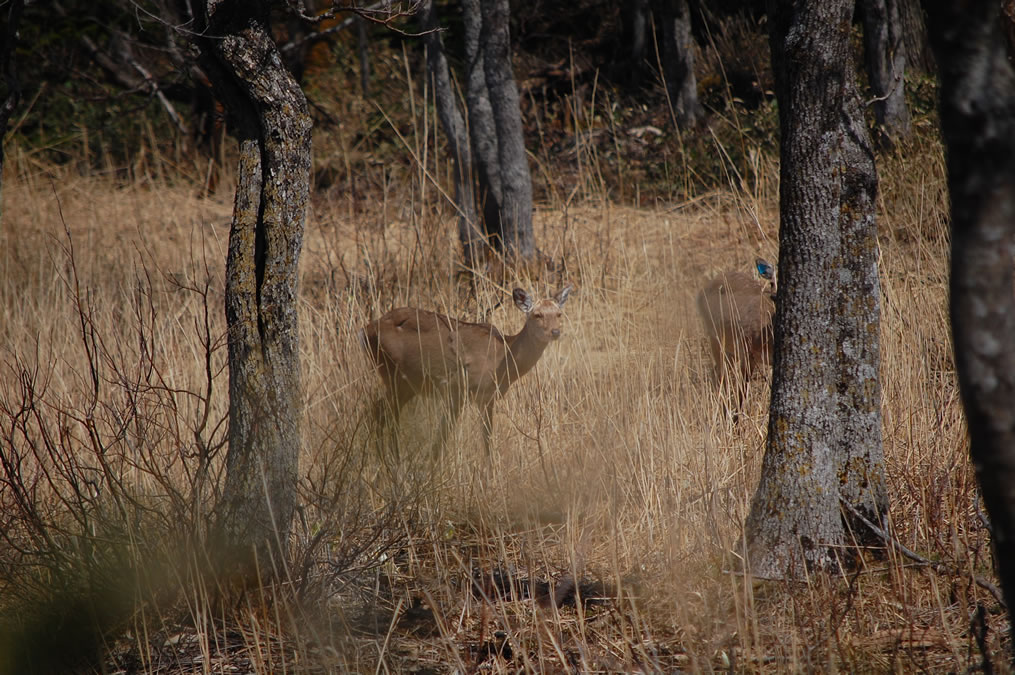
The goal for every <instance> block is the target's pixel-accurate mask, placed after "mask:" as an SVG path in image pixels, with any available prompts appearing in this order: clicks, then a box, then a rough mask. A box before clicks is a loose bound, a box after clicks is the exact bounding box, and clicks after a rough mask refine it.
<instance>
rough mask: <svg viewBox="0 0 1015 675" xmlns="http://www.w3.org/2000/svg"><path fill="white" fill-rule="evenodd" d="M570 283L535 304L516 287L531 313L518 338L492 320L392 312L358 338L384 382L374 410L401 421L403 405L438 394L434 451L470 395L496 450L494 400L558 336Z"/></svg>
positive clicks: (518, 301)
mask: <svg viewBox="0 0 1015 675" xmlns="http://www.w3.org/2000/svg"><path fill="white" fill-rule="evenodd" d="M571 290H572V286H571V284H568V285H566V286H564V288H562V289H561V290H560V291H559V292H558V293H557V295H556V296H554V297H553V298H544V299H542V300H539V301H534V300H533V298H532V296H531V295H530V294H529V293H527V292H526V291H524V290H522V289H520V288H516V289H515V290H514V293H513V297H514V302H515V306H516V307H518V309H520V310H521V311H523V312H525V314H526V318H525V325H524V326H522V330H521V331H520V332H519V333H518V334H517V335H508V336H505V335H503V334H501V332H500V331H499V330H497V328H495V327H494V326H492V325H490V324H488V323H469V322H466V321H461V320H458V319H453V318H451V317H448V316H445V315H443V314H435V313H434V312H428V311H426V310H422V309H415V308H413V307H401V308H399V309H393V310H391V311H390V312H388V313H387V314H385V315H384V316H382V317H381V318H379V319H376V320H374V321H371V322H370V323H368V324H367V325H366V326H365V327H364V328H363V330H362V331H361V332H360V339H361V341H362V343H363V346H364V347H365V348H366V350H367V352H368V353H369V354H370V358H371V359H372V360H373V362H374V364H375V365H376V366H377V370H378V372H379V373H380V375H381V378H382V379H383V380H384V384H385V386H386V392H385V396H384V397H383V398H382V399H381V400H380V401H378V406H377V409H376V415H377V418H378V420H379V421H380V420H384V419H385V418H386V417H387V416H388V415H390V416H391V418H392V419H391V420H390V421H391V422H393V423H394V424H395V425H397V423H398V419H399V415H400V413H401V410H402V408H403V407H404V406H405V404H406V403H408V402H409V401H410V400H412V399H413V398H414V397H415V396H416V395H417V394H426V395H438V396H441V397H442V398H443V399H444V402H445V403H446V405H447V412H446V413H445V414H444V418H443V419H442V420H441V424H440V431H439V433H438V438H437V440H436V441H435V443H434V446H433V452H434V454H437V453H439V452H440V450H441V449H442V448H443V447H444V445H445V443H446V442H447V437H448V434H449V433H450V431H451V428H452V427H453V426H454V424H455V421H456V420H457V419H458V415H459V413H460V412H461V410H462V407H463V406H464V405H465V402H466V400H467V399H468V400H472V401H474V402H475V403H476V405H477V406H478V407H479V410H480V413H481V415H482V421H483V444H484V447H485V448H486V452H487V454H489V452H490V435H491V433H492V432H493V404H494V401H496V400H497V398H499V397H500V396H501V395H502V394H503V393H504V392H506V391H507V390H508V387H510V386H511V384H512V383H513V382H514V381H515V380H517V379H518V378H520V377H522V376H523V375H525V373H527V372H529V371H530V370H532V368H533V366H535V365H536V363H537V362H538V361H539V357H541V356H542V355H543V350H544V349H546V346H547V345H548V344H550V343H551V342H553V341H554V340H556V339H557V338H559V337H560V334H561V328H560V325H561V322H560V315H561V308H562V307H563V306H564V303H565V302H566V301H567V296H568V295H569V294H570V293H571Z"/></svg>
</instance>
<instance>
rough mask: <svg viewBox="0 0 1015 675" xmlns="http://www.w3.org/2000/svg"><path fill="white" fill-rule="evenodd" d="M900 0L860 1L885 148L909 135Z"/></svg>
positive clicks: (877, 114)
mask: <svg viewBox="0 0 1015 675" xmlns="http://www.w3.org/2000/svg"><path fill="white" fill-rule="evenodd" d="M901 1H902V0H861V7H862V10H863V44H864V55H865V60H866V65H867V74H868V77H869V78H870V86H871V92H872V93H873V94H874V121H875V122H876V124H877V127H878V135H879V137H878V141H879V142H880V143H881V144H882V145H883V146H885V147H891V146H892V145H893V144H894V142H895V141H897V140H899V139H902V138H905V137H906V136H908V135H909V110H908V109H907V108H906V86H905V74H906V42H905V40H904V39H903V35H902V30H903V27H902V17H901V14H900V11H899V10H900V7H899V4H900V2H901Z"/></svg>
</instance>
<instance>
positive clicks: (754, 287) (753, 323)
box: [698, 258, 775, 409]
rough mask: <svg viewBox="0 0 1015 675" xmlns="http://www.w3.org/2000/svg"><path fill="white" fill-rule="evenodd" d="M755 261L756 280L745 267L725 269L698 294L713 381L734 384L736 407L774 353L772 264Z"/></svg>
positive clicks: (762, 260)
mask: <svg viewBox="0 0 1015 675" xmlns="http://www.w3.org/2000/svg"><path fill="white" fill-rule="evenodd" d="M755 265H756V266H757V270H758V274H759V275H760V276H761V279H760V280H759V279H755V278H754V277H753V276H751V275H749V274H745V273H743V272H738V271H729V272H724V273H722V274H720V275H719V276H717V277H716V278H714V279H712V280H711V281H709V282H708V284H706V285H705V287H704V288H703V289H702V290H701V292H700V293H699V294H698V313H699V314H700V315H701V322H702V325H703V326H704V328H705V336H706V338H707V339H708V345H709V350H710V351H711V352H712V362H713V365H714V368H715V371H714V372H715V378H716V381H717V382H718V383H720V384H722V383H725V384H726V386H730V387H734V388H735V390H736V395H737V408H738V409H739V407H740V404H741V403H742V402H743V397H744V394H745V390H746V387H747V383H748V382H749V381H750V379H751V377H752V376H753V375H754V374H755V372H757V370H758V368H759V366H764V365H767V364H768V363H770V362H771V359H772V316H773V314H775V268H774V267H773V266H772V265H770V264H769V263H768V262H767V261H765V260H764V259H762V258H758V259H757V260H755Z"/></svg>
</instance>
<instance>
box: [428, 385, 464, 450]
mask: <svg viewBox="0 0 1015 675" xmlns="http://www.w3.org/2000/svg"><path fill="white" fill-rule="evenodd" d="M462 406H463V400H462V397H461V395H459V394H452V395H450V396H448V397H447V407H448V409H447V410H446V411H445V412H444V416H443V417H442V418H441V424H440V428H439V429H438V430H437V438H436V439H435V440H434V444H433V447H432V448H431V449H430V454H431V455H432V456H433V458H434V459H437V458H439V457H440V456H441V454H442V453H443V452H444V448H445V447H446V446H447V443H448V436H450V435H451V430H452V429H453V428H454V426H455V423H456V422H457V421H458V415H459V414H460V413H461V412H462Z"/></svg>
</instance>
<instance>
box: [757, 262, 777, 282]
mask: <svg viewBox="0 0 1015 675" xmlns="http://www.w3.org/2000/svg"><path fill="white" fill-rule="evenodd" d="M754 264H755V265H756V266H757V268H758V274H759V275H761V278H762V279H771V278H772V273H773V272H774V269H773V267H772V266H771V265H769V264H768V263H767V262H765V261H764V260H762V259H761V258H758V259H757V260H756V261H754Z"/></svg>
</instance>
